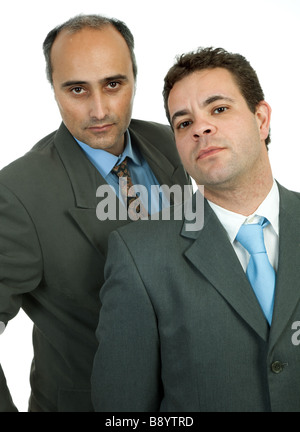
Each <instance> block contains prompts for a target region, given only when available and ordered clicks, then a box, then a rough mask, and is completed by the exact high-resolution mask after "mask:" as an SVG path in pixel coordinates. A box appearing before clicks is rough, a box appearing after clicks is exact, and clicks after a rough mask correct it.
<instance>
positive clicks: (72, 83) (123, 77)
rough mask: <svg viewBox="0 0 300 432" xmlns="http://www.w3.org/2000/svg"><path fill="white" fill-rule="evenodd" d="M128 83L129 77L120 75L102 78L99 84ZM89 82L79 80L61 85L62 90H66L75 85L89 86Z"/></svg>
mask: <svg viewBox="0 0 300 432" xmlns="http://www.w3.org/2000/svg"><path fill="white" fill-rule="evenodd" d="M118 80H121V81H128V77H127V76H126V75H122V74H118V75H113V76H108V77H105V78H101V79H100V80H99V81H98V82H99V84H105V83H108V82H112V81H118ZM87 84H88V81H79V80H73V81H65V82H63V83H62V84H61V88H66V87H72V86H74V85H78V86H80V85H87Z"/></svg>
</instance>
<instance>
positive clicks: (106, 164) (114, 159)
mask: <svg viewBox="0 0 300 432" xmlns="http://www.w3.org/2000/svg"><path fill="white" fill-rule="evenodd" d="M74 138H75V137H74ZM75 140H76V141H77V143H78V144H79V146H80V147H81V148H82V150H83V151H84V152H85V154H86V156H87V157H88V159H89V160H90V161H91V162H92V164H93V165H94V166H95V167H96V168H97V170H98V171H99V172H100V174H101V175H102V177H103V178H104V179H105V180H106V182H107V183H108V184H109V185H111V186H112V187H113V188H114V190H115V192H116V194H117V196H118V197H119V178H118V177H117V175H116V174H114V173H112V172H111V170H112V169H113V167H114V166H115V165H119V164H120V163H122V162H123V160H124V159H125V158H126V157H127V158H128V167H129V171H130V175H131V180H132V183H133V184H134V185H135V184H136V185H138V184H139V185H144V186H146V188H147V190H148V211H149V214H152V213H156V212H158V211H161V210H162V209H163V208H165V207H167V206H169V205H170V204H169V202H168V201H167V200H166V199H164V198H162V196H161V194H160V195H159V198H158V199H153V197H152V200H151V185H158V186H160V185H159V183H158V181H157V179H156V177H155V175H154V173H153V172H152V170H151V168H150V167H149V165H148V163H147V161H146V160H145V159H144V158H143V156H142V155H141V153H140V152H139V150H138V149H137V148H133V146H132V144H131V138H130V133H129V131H128V130H127V131H126V133H125V149H124V152H123V153H122V154H120V155H119V156H115V155H113V154H111V153H109V152H107V151H105V150H101V149H94V148H92V147H90V146H89V145H87V144H84V143H83V142H81V141H79V140H77V139H76V138H75ZM155 195H156V194H154V196H155ZM119 199H120V197H119ZM151 204H152V205H151Z"/></svg>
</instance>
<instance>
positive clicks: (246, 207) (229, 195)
mask: <svg viewBox="0 0 300 432" xmlns="http://www.w3.org/2000/svg"><path fill="white" fill-rule="evenodd" d="M273 182H274V179H273V176H272V173H271V171H270V172H269V173H268V174H266V175H265V177H264V178H262V179H259V180H258V181H252V183H251V182H246V183H245V184H238V185H237V186H235V187H232V185H231V186H229V185H227V186H226V185H220V186H214V187H211V186H205V187H204V196H205V198H206V199H208V200H209V201H211V202H213V203H215V204H217V205H218V206H220V207H223V208H225V209H227V210H229V211H232V212H234V213H239V214H242V215H244V216H249V215H251V214H253V213H254V212H255V211H256V210H257V208H258V207H259V206H260V205H261V203H262V202H263V201H264V200H265V198H266V197H267V196H268V194H269V192H270V190H271V189H272V186H273Z"/></svg>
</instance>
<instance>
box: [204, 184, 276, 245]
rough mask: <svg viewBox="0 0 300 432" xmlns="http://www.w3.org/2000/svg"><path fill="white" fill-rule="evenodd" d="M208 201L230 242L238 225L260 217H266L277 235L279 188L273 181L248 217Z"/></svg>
mask: <svg viewBox="0 0 300 432" xmlns="http://www.w3.org/2000/svg"><path fill="white" fill-rule="evenodd" d="M208 203H209V205H210V206H211V208H212V209H213V211H214V212H215V213H216V215H217V217H218V219H219V220H220V222H221V224H222V225H223V226H224V228H225V229H226V231H227V234H228V236H229V240H230V242H231V243H233V242H234V240H235V238H236V236H237V233H238V231H239V229H240V227H241V226H242V225H243V224H244V223H257V222H258V220H259V219H260V218H261V217H265V218H267V219H268V221H269V222H270V225H271V226H272V228H273V229H274V231H275V233H276V234H277V235H279V190H278V186H277V183H276V182H275V181H274V182H273V186H272V189H271V190H270V192H269V194H268V195H267V197H266V198H265V200H264V201H263V202H262V203H261V205H260V206H259V207H258V209H257V210H256V211H255V212H254V213H253V214H252V215H250V216H248V217H245V216H243V215H241V214H239V213H234V212H231V211H229V210H226V209H225V208H223V207H220V206H218V205H217V204H214V203H213V202H211V201H208Z"/></svg>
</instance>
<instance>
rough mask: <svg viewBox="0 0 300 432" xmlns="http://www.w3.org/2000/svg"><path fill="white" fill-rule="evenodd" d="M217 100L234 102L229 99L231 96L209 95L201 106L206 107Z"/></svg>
mask: <svg viewBox="0 0 300 432" xmlns="http://www.w3.org/2000/svg"><path fill="white" fill-rule="evenodd" d="M219 100H224V101H227V102H231V103H233V102H234V100H233V99H231V98H230V97H228V96H223V95H214V96H210V97H209V98H207V99H206V100H205V101H204V102H203V104H202V106H203V107H206V106H208V105H210V104H211V103H214V102H217V101H219Z"/></svg>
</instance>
